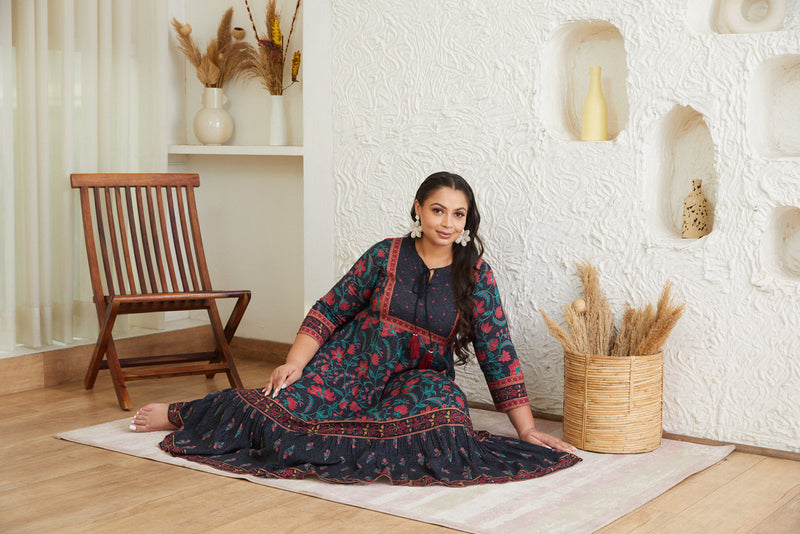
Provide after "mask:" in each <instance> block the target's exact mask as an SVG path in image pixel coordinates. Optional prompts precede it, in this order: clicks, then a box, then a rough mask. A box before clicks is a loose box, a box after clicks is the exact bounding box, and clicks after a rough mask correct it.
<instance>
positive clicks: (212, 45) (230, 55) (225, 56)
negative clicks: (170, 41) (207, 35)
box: [172, 7, 253, 88]
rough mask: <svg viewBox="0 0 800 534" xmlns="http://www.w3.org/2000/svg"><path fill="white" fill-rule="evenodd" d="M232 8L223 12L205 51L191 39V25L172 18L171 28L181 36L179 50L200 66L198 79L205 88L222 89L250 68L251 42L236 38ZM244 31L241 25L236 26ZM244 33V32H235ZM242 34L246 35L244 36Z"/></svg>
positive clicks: (194, 64) (177, 35)
mask: <svg viewBox="0 0 800 534" xmlns="http://www.w3.org/2000/svg"><path fill="white" fill-rule="evenodd" d="M232 19H233V8H232V7H231V8H228V10H227V11H225V13H224V14H223V15H222V20H220V23H219V27H218V28H217V35H216V36H215V37H214V38H213V39H211V41H209V43H208V46H207V47H206V51H205V54H203V53H202V52H201V51H200V48H199V47H198V46H197V44H196V43H195V42H194V39H192V27H191V26H189V25H188V24H183V23H181V22H179V21H178V20H177V19H175V18H173V19H172V27H173V28H175V34H176V37H177V39H178V50H179V51H180V52H181V53H183V55H184V56H186V59H187V60H188V61H189V63H191V64H192V66H193V67H194V68H195V69H197V79H198V80H200V83H202V84H203V85H204V86H205V87H216V88H221V87H223V86H224V85H225V82H227V81H228V80H232V79H234V78H236V77H237V76H239V75H241V74H242V73H244V72H245V71H247V70H248V69H249V68H250V63H251V51H252V49H253V47H252V45H250V44H248V43H245V42H243V41H240V40H239V39H240V37H239V38H237V39H235V40H234V38H233V33H234V31H233V29H232V28H231V21H232ZM237 30H241V28H237ZM236 33H237V35H242V32H241V31H237V32H236ZM242 36H243V35H242Z"/></svg>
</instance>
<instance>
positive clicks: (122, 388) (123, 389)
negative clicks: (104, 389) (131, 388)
mask: <svg viewBox="0 0 800 534" xmlns="http://www.w3.org/2000/svg"><path fill="white" fill-rule="evenodd" d="M106 361H108V370H109V371H110V372H111V382H112V384H114V393H116V394H117V402H118V403H119V407H120V408H122V409H123V410H130V409H131V408H132V407H133V401H131V397H130V395H129V394H128V386H126V385H125V375H124V374H123V372H122V366H121V365H120V363H119V357H118V356H117V348H116V346H115V345H114V340H113V339H112V340H110V341H109V343H108V349H107V350H106Z"/></svg>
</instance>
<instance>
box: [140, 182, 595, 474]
mask: <svg viewBox="0 0 800 534" xmlns="http://www.w3.org/2000/svg"><path fill="white" fill-rule="evenodd" d="M411 216H412V218H413V219H414V226H413V228H412V231H411V233H410V235H409V236H407V237H405V238H395V239H386V240H384V241H381V242H379V243H377V244H376V245H374V246H372V247H371V248H370V249H369V250H367V251H366V252H365V253H364V255H363V256H361V258H360V259H359V260H358V261H357V262H356V263H355V265H353V267H352V268H351V269H350V271H349V272H348V273H347V274H346V275H345V276H344V277H343V278H342V279H341V280H340V281H339V282H338V283H337V284H336V285H335V286H334V287H333V289H331V291H330V292H328V294H327V295H325V296H324V297H323V298H321V299H320V300H319V301H317V303H316V304H315V305H314V306H313V307H312V309H311V311H310V312H309V313H308V315H307V316H306V318H305V320H304V321H303V324H302V326H301V327H300V331H299V333H298V334H297V338H296V339H295V342H294V344H293V345H292V347H291V349H290V350H289V354H288V355H287V358H286V363H285V364H283V365H281V366H280V367H278V368H276V369H275V370H274V371H273V372H272V375H271V376H270V378H269V380H268V381H267V384H266V387H265V388H263V389H252V390H237V389H227V390H223V391H219V392H216V393H212V394H210V395H208V396H207V397H205V398H203V399H199V400H195V401H191V402H180V403H176V404H170V405H166V404H150V405H147V406H145V407H143V408H142V409H140V410H139V411H138V412H137V413H136V415H135V416H134V418H133V421H132V422H131V430H133V431H136V432H147V431H153V430H174V432H172V433H171V434H169V435H168V436H167V437H166V438H165V439H164V440H163V441H162V442H161V444H160V447H161V448H162V449H163V450H165V451H167V452H168V453H170V454H172V455H174V456H181V457H184V458H186V459H189V460H192V461H195V462H199V463H202V464H206V465H210V466H213V467H216V468H219V469H222V470H224V471H229V472H235V473H239V474H251V475H257V476H266V477H279V478H304V477H306V476H308V475H316V476H317V477H319V478H320V479H322V480H325V481H329V482H339V483H359V482H372V481H374V480H377V479H379V478H381V477H385V478H386V479H388V480H389V481H390V482H391V483H392V484H398V485H414V486H422V485H428V484H443V485H447V486H465V485H472V484H486V483H500V482H508V481H512V480H525V479H530V478H535V477H539V476H542V475H546V474H548V473H552V472H554V471H557V470H559V469H564V468H566V467H569V466H571V465H573V464H575V463H577V462H578V461H580V458H578V457H577V456H574V455H572V454H570V451H573V450H574V449H573V448H572V447H571V446H570V445H569V444H567V443H565V442H564V441H562V440H560V439H558V438H556V437H553V436H550V435H548V434H546V433H543V432H541V431H539V430H537V429H536V427H535V425H534V419H533V416H532V414H531V410H530V406H529V402H528V397H527V393H526V391H525V382H524V379H523V376H522V371H521V369H520V364H519V361H518V360H517V356H516V352H515V350H514V346H513V344H512V343H511V338H510V336H509V332H508V327H507V325H506V319H505V315H504V314H503V309H502V306H501V303H500V295H499V292H498V289H497V285H496V283H495V280H494V275H493V273H492V269H491V268H490V267H489V265H488V264H487V263H486V262H484V261H483V260H481V256H482V254H483V245H482V242H481V239H480V237H479V236H478V227H479V225H480V214H479V212H478V207H477V206H476V204H475V197H474V195H473V193H472V189H471V188H470V186H469V184H468V183H467V182H466V181H465V180H464V179H463V178H461V177H460V176H458V175H455V174H451V173H447V172H439V173H435V174H432V175H431V176H429V177H428V178H427V179H426V180H425V181H424V182H423V183H422V185H421V186H420V187H419V189H418V191H417V194H416V197H415V199H414V205H413V208H412V210H411ZM470 343H472V345H473V348H474V350H475V355H476V356H477V359H478V363H479V365H480V367H481V370H482V371H483V374H484V376H485V378H486V381H487V383H488V386H489V389H490V391H491V394H492V398H493V400H494V403H495V406H496V408H497V409H498V410H501V411H504V412H506V413H507V414H508V417H509V419H510V421H511V423H512V424H513V425H514V428H515V429H516V431H517V434H518V435H519V439H514V438H508V437H504V436H498V435H493V434H489V433H488V432H484V431H476V430H473V428H472V423H471V421H470V417H469V409H468V407H467V400H466V398H465V396H464V393H463V392H462V391H461V389H460V388H459V387H458V386H457V385H456V383H455V381H454V380H455V370H454V365H455V364H463V363H465V362H466V359H467V356H468V352H467V347H468V345H469V344H470ZM455 359H457V362H455V361H454V360H455Z"/></svg>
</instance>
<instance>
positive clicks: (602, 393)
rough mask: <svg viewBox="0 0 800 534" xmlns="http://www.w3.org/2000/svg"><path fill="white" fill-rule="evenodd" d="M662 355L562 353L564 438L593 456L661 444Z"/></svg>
mask: <svg viewBox="0 0 800 534" xmlns="http://www.w3.org/2000/svg"><path fill="white" fill-rule="evenodd" d="M663 377H664V354H663V353H662V352H659V353H658V354H652V355H649V356H623V357H616V356H591V355H587V354H576V353H573V352H570V351H566V350H565V351H564V439H565V440H566V441H568V442H569V443H571V444H572V445H575V446H576V447H578V448H579V449H582V450H586V451H594V452H611V453H634V452H648V451H652V450H654V449H657V448H658V447H659V446H660V445H661V401H662V397H663Z"/></svg>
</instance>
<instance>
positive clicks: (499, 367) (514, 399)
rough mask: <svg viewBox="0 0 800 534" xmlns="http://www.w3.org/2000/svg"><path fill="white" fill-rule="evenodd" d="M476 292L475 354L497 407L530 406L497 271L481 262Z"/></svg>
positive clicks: (474, 296)
mask: <svg viewBox="0 0 800 534" xmlns="http://www.w3.org/2000/svg"><path fill="white" fill-rule="evenodd" d="M477 277H478V280H477V285H476V287H475V292H474V293H473V313H472V319H473V323H472V326H473V329H474V331H475V341H474V342H473V347H474V348H475V356H476V357H477V358H478V363H479V364H480V367H481V371H483V375H484V377H485V378H486V383H487V385H488V386H489V391H490V392H491V395H492V400H493V401H494V405H495V408H497V410H499V411H506V410H509V409H511V408H514V407H516V406H522V405H528V403H529V401H528V394H527V391H526V389H525V378H524V376H523V374H522V368H521V366H520V363H519V360H518V359H517V353H516V350H514V344H513V343H512V342H511V336H510V334H509V331H508V324H507V322H506V316H505V313H504V312H503V305H502V303H501V301H500V291H499V290H498V288H497V283H496V282H495V279H494V273H493V272H492V269H491V267H489V265H488V264H487V263H486V262H481V264H480V265H479V268H478V273H477Z"/></svg>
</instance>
